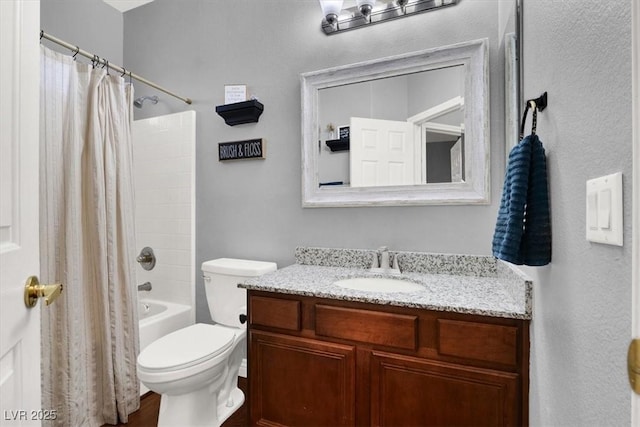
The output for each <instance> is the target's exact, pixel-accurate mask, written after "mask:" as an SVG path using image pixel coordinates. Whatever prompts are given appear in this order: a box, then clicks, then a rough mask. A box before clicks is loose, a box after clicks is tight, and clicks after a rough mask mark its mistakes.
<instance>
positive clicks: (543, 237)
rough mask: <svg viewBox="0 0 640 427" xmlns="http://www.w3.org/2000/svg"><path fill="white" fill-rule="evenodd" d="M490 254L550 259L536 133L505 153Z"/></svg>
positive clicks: (520, 260) (531, 261)
mask: <svg viewBox="0 0 640 427" xmlns="http://www.w3.org/2000/svg"><path fill="white" fill-rule="evenodd" d="M493 255H494V256H495V257H496V258H500V259H502V260H504V261H508V262H510V263H513V264H518V265H522V264H525V265H532V266H541V265H546V264H549V263H550V262H551V220H550V217H549V191H548V185H547V161H546V158H545V154H544V147H543V146H542V142H540V139H539V138H538V136H537V135H535V134H533V135H529V136H527V137H526V138H524V139H523V140H522V141H520V143H519V144H518V145H516V146H515V147H513V149H512V150H511V153H509V164H508V166H507V171H506V173H505V178H504V189H503V191H502V200H501V201H500V210H499V211H498V220H497V222H496V230H495V233H494V235H493Z"/></svg>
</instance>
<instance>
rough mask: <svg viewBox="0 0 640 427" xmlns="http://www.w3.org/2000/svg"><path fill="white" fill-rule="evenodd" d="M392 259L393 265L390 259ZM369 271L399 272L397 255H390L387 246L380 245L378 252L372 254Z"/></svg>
mask: <svg viewBox="0 0 640 427" xmlns="http://www.w3.org/2000/svg"><path fill="white" fill-rule="evenodd" d="M392 259H393V266H392V262H391V260H392ZM371 271H372V272H376V273H389V274H400V268H399V266H398V255H396V256H392V255H391V254H390V253H389V248H387V247H386V246H381V247H379V248H378V252H377V253H375V254H373V257H372V262H371Z"/></svg>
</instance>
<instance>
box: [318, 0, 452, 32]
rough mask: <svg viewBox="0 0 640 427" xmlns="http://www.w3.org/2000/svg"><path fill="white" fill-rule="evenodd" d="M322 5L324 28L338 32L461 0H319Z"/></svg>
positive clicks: (425, 10)
mask: <svg viewBox="0 0 640 427" xmlns="http://www.w3.org/2000/svg"><path fill="white" fill-rule="evenodd" d="M319 1H320V7H321V8H322V14H323V19H322V31H324V33H325V34H327V35H330V34H335V33H338V32H342V31H347V30H353V29H356V28H360V27H362V26H368V25H372V24H377V23H379V22H384V21H388V20H391V19H395V18H403V17H405V16H409V15H415V14H418V13H422V12H429V11H432V10H436V9H440V8H442V7H446V6H453V5H455V4H457V3H458V1H459V0H379V1H376V0H356V1H355V3H356V5H355V6H353V7H347V8H344V9H343V8H342V5H343V3H344V1H342V0H319Z"/></svg>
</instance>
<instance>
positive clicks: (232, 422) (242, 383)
mask: <svg viewBox="0 0 640 427" xmlns="http://www.w3.org/2000/svg"><path fill="white" fill-rule="evenodd" d="M238 387H239V388H240V390H242V392H243V393H244V395H245V396H248V393H247V379H246V378H242V377H238ZM159 409H160V395H159V394H156V393H152V392H149V393H147V394H145V395H144V396H143V397H142V399H141V400H140V409H138V410H137V411H136V412H134V413H133V414H131V415H129V422H128V423H127V424H118V427H156V426H157V425H158V410H159ZM248 425H249V416H248V405H247V402H246V400H245V402H244V403H243V404H242V406H241V407H240V409H238V410H237V411H236V412H235V413H234V414H233V415H232V416H231V417H229V419H227V421H225V422H224V424H222V427H247V426H248ZM107 426H110V425H107ZM103 427H104V426H103ZM176 427H182V426H176Z"/></svg>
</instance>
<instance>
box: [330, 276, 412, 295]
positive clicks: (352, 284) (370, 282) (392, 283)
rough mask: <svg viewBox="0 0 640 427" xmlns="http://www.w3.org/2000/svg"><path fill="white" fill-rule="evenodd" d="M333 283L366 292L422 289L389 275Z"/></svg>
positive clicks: (355, 278)
mask: <svg viewBox="0 0 640 427" xmlns="http://www.w3.org/2000/svg"><path fill="white" fill-rule="evenodd" d="M334 285H338V286H341V287H343V288H347V289H354V290H357V291H366V292H413V291H419V290H422V289H424V286H422V285H420V284H418V283H414V282H409V281H407V280H401V279H393V278H389V277H354V278H352V279H342V280H338V281H337V282H335V283H334Z"/></svg>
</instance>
